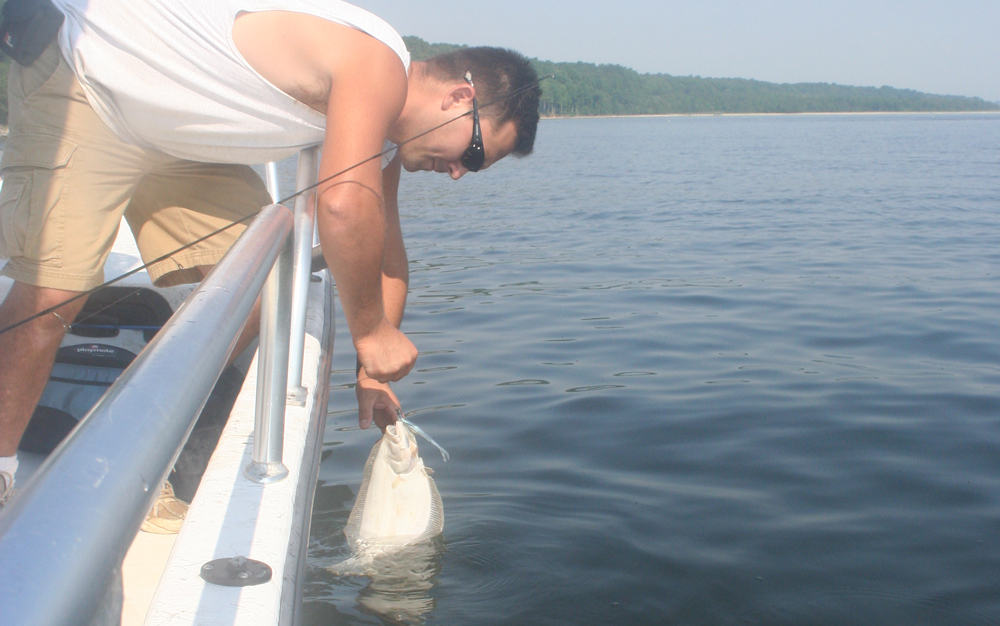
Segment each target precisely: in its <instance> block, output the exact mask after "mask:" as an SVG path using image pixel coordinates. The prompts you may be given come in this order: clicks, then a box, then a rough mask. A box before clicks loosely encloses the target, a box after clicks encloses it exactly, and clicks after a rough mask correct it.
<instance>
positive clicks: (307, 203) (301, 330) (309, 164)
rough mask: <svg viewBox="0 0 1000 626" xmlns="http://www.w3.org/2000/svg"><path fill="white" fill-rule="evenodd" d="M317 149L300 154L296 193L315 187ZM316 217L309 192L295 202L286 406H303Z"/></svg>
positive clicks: (311, 195) (312, 193) (314, 205)
mask: <svg viewBox="0 0 1000 626" xmlns="http://www.w3.org/2000/svg"><path fill="white" fill-rule="evenodd" d="M318 157H319V147H318V146H314V147H312V148H306V149H305V150H303V151H302V152H300V153H299V164H298V173H297V174H296V180H295V191H297V192H300V191H302V190H303V189H307V188H309V187H311V186H312V185H315V184H316V178H317V167H318V165H319V163H318V161H319V158H318ZM315 216H316V191H315V190H310V191H308V192H306V193H303V194H302V195H300V196H298V197H296V198H295V246H294V250H295V251H294V259H295V261H294V263H293V266H294V268H295V269H294V278H293V279H292V281H293V284H292V313H291V316H292V321H291V335H290V339H289V348H288V402H289V404H292V405H295V406H305V403H306V394H307V392H308V390H307V389H306V388H305V387H303V386H302V357H303V349H304V345H305V336H306V302H307V299H308V295H309V279H310V277H311V276H312V271H311V265H312V246H313V243H312V242H313V230H314V228H313V224H314V223H315Z"/></svg>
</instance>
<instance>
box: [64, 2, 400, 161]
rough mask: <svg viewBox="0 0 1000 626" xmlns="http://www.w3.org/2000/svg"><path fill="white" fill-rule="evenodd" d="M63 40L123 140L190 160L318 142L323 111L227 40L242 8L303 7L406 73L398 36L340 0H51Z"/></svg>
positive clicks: (283, 150)
mask: <svg viewBox="0 0 1000 626" xmlns="http://www.w3.org/2000/svg"><path fill="white" fill-rule="evenodd" d="M53 2H54V4H55V5H56V6H57V7H58V8H59V9H60V10H61V11H62V12H63V13H64V14H65V15H66V21H65V22H64V23H63V26H62V30H60V32H59V46H60V49H61V50H62V53H63V56H64V57H65V58H66V59H67V60H68V61H69V64H70V66H71V67H72V68H73V71H74V72H75V74H76V76H77V79H78V80H79V81H80V84H81V85H82V86H83V89H84V92H85V93H86V94H87V99H88V100H89V101H90V104H91V106H93V108H94V111H96V112H97V115H98V116H99V117H100V118H101V119H102V120H103V121H104V122H105V123H106V124H107V125H108V126H109V127H110V128H111V129H112V130H113V131H114V132H115V134H117V135H118V136H119V137H120V138H121V139H123V140H124V141H127V142H129V143H131V144H135V145H138V146H142V147H146V148H152V149H155V150H159V151H161V152H165V153H167V154H170V155H173V156H176V157H179V158H183V159H190V160H193V161H207V162H220V163H263V162H266V161H275V160H279V159H282V158H285V157H288V156H291V155H293V154H295V153H296V152H297V151H299V150H301V149H302V148H305V147H308V146H313V145H316V144H319V143H322V141H323V136H324V129H325V128H326V116H325V115H322V114H321V113H318V112H317V111H315V110H314V109H312V108H310V107H309V106H307V105H305V104H303V103H301V102H299V101H298V100H296V99H295V98H292V97H291V96H289V95H288V94H286V93H285V92H283V91H281V90H280V89H278V88H277V87H275V86H274V85H272V84H271V83H269V82H268V81H267V80H265V79H264V78H263V77H262V76H260V74H258V73H257V71H256V70H254V69H253V68H252V67H251V66H250V64H249V63H247V62H246V61H245V60H244V59H243V56H242V55H241V54H240V53H239V51H238V50H237V49H236V45H235V44H234V43H233V35H232V33H233V24H234V22H235V21H236V17H237V15H238V14H240V13H242V12H257V11H293V12H297V13H307V14H310V15H315V16H317V17H321V18H323V19H327V20H330V21H332V22H336V23H338V24H344V25H346V26H350V27H352V28H355V29H357V30H360V31H362V32H364V33H367V34H369V35H371V36H372V37H374V38H375V39H378V40H379V41H381V42H383V43H384V44H385V45H387V46H388V47H389V48H391V49H392V50H393V51H394V52H395V53H396V54H397V55H398V56H399V58H400V61H402V63H403V66H404V68H406V71H407V72H409V66H410V54H409V52H407V51H406V46H405V45H404V44H403V40H402V38H401V37H400V36H399V34H398V33H396V31H395V30H393V29H392V27H390V26H389V25H388V24H386V23H385V22H383V21H382V20H381V19H379V18H378V17H376V16H374V15H372V14H371V13H369V12H367V11H365V10H363V9H359V8H358V7H355V6H353V5H350V4H348V3H346V2H341V1H340V0H53Z"/></svg>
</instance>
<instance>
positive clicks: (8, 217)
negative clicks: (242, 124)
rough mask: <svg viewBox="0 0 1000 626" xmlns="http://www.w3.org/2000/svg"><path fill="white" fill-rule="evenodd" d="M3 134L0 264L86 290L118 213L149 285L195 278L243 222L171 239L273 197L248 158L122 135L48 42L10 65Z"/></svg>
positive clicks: (28, 278)
mask: <svg viewBox="0 0 1000 626" xmlns="http://www.w3.org/2000/svg"><path fill="white" fill-rule="evenodd" d="M8 98H9V109H10V135H9V136H8V138H7V142H6V145H5V146H4V153H3V160H2V161H0V169H2V170H3V189H2V190H0V258H8V259H10V260H9V261H8V262H7V265H6V267H5V268H4V269H3V273H4V274H5V275H7V276H9V277H10V278H13V279H14V280H17V281H21V282H24V283H28V284H31V285H36V286H39V287H50V288H54V289H64V290H67V291H86V290H89V289H93V288H95V287H97V286H99V285H100V284H101V283H102V282H103V281H104V263H105V261H106V260H107V258H108V254H109V253H110V251H111V247H112V245H113V244H114V240H115V236H116V234H117V232H118V226H119V224H120V222H121V218H122V215H124V216H125V219H126V220H127V222H128V225H129V227H130V228H131V230H132V233H133V234H134V235H135V239H136V243H137V244H138V246H139V251H140V253H141V254H142V259H143V262H144V263H149V262H151V261H153V260H155V259H158V258H160V257H163V256H167V255H169V257H168V258H167V259H165V260H163V261H160V262H158V263H156V264H154V265H153V266H151V267H149V268H148V271H149V275H150V278H151V279H152V280H153V281H154V284H156V285H157V286H161V287H162V286H169V285H175V284H180V283H186V282H195V281H198V280H200V279H201V273H200V272H199V271H198V270H197V266H200V265H214V264H215V263H217V262H218V261H219V260H220V259H221V258H222V256H223V254H225V252H226V250H228V249H229V247H230V246H231V245H232V244H233V242H235V241H236V238H237V237H238V236H239V235H240V233H242V232H243V230H244V229H245V224H238V225H236V226H233V227H232V228H230V229H228V230H226V231H224V232H222V233H220V234H218V235H214V236H212V237H210V238H209V239H206V240H205V241H203V242H201V243H198V244H196V245H194V246H193V247H191V248H187V249H185V250H183V251H181V252H177V253H175V254H172V253H173V252H174V251H176V250H177V249H178V248H180V247H182V246H184V245H186V244H189V243H191V242H193V241H195V240H197V239H199V238H201V237H204V236H205V235H208V234H209V233H212V232H214V231H216V230H218V229H220V228H223V227H224V226H227V225H229V224H232V223H233V222H235V221H237V220H241V219H243V218H244V217H246V216H248V215H251V214H254V213H256V212H257V211H259V210H260V209H261V207H263V206H265V205H268V204H271V199H270V196H269V195H268V193H267V190H266V188H265V186H264V183H263V182H262V181H261V179H260V177H259V176H258V175H257V174H256V173H255V172H254V171H253V169H251V168H250V167H248V166H245V165H217V164H207V163H195V162H192V161H185V160H182V159H177V158H174V157H171V156H167V155H165V154H163V153H160V152H157V151H155V150H148V149H144V148H139V147H136V146H133V145H130V144H127V143H125V142H123V141H121V140H120V139H118V137H117V136H116V135H115V134H114V133H112V132H111V130H110V129H109V128H108V127H107V126H106V125H105V124H104V122H102V121H101V119H100V118H99V117H98V116H97V114H96V113H94V110H93V109H92V108H91V106H90V104H89V103H88V102H87V98H86V96H85V95H84V93H83V90H82V88H81V87H80V84H79V83H78V82H77V80H76V77H75V76H74V75H73V72H72V70H71V69H70V67H69V65H68V64H67V63H66V61H65V60H64V59H63V58H62V54H61V53H60V52H59V48H58V46H57V45H56V44H55V43H53V44H52V45H50V46H49V47H48V48H47V49H46V50H45V52H44V53H43V54H42V56H41V57H40V58H39V59H38V60H37V61H35V62H34V63H33V64H32V65H31V66H30V67H20V66H18V65H17V64H16V63H12V64H11V66H10V76H9V79H8Z"/></svg>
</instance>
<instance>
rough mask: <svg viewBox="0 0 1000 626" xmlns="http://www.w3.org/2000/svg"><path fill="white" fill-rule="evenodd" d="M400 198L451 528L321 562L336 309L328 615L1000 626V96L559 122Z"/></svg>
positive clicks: (345, 381) (346, 482) (339, 478)
mask: <svg viewBox="0 0 1000 626" xmlns="http://www.w3.org/2000/svg"><path fill="white" fill-rule="evenodd" d="M401 196H402V199H401V205H402V208H401V211H402V215H403V229H404V234H405V236H406V240H407V248H408V251H409V255H410V263H411V293H410V299H409V305H408V309H407V314H406V320H405V323H404V330H405V331H406V332H407V333H408V335H409V336H410V337H411V339H412V340H413V341H414V342H415V343H416V345H417V347H418V348H419V349H420V351H421V356H420V359H419V360H418V362H417V366H416V368H415V370H414V372H413V373H411V374H410V376H408V377H407V378H406V379H404V380H403V381H402V382H400V383H398V384H396V385H395V389H396V392H397V393H398V395H399V397H400V399H401V401H402V403H403V409H404V411H405V412H406V414H407V415H408V416H409V417H410V418H412V420H413V421H414V422H416V423H418V424H419V425H420V426H422V427H423V428H424V429H425V430H427V431H428V433H430V434H431V435H432V436H434V437H435V438H436V439H437V440H438V441H439V442H440V443H441V444H442V445H444V446H445V447H446V448H448V450H449V452H450V453H451V461H450V462H448V463H442V461H441V457H440V455H439V454H438V453H437V451H436V450H435V449H434V448H433V447H432V446H431V445H429V444H427V443H421V455H422V456H423V458H424V459H425V462H426V463H427V465H429V466H431V467H433V468H434V469H435V471H436V473H435V474H434V478H435V479H436V481H437V485H438V487H439V489H440V491H441V494H442V497H443V500H444V507H445V528H444V533H443V535H442V537H441V538H440V539H439V540H438V541H436V542H434V543H432V544H429V545H426V546H418V547H416V548H414V549H412V550H410V551H408V552H407V553H405V554H403V555H401V556H400V557H399V558H398V559H396V560H394V561H393V562H391V563H386V564H383V566H382V571H380V573H379V574H378V575H376V576H372V577H369V578H341V577H337V576H334V575H333V574H330V573H329V572H328V571H327V569H326V568H327V567H329V566H330V565H332V564H333V563H335V562H337V561H339V560H341V559H343V558H344V557H346V556H347V555H348V549H347V546H346V544H345V540H344V536H343V533H342V529H343V527H344V524H345V522H346V520H347V516H348V513H349V511H350V509H351V506H352V504H353V502H354V496H355V494H356V493H357V490H358V487H359V483H360V481H361V471H362V467H363V465H364V461H365V459H366V457H367V455H368V452H369V450H370V449H371V447H372V445H373V444H374V443H375V442H376V440H377V434H378V433H377V430H374V429H373V430H369V431H361V430H359V429H358V426H357V416H356V403H355V399H354V393H353V390H352V389H351V383H352V382H353V371H354V354H353V350H352V348H351V344H350V339H349V337H348V335H347V334H346V325H345V324H343V322H342V320H341V323H340V325H339V328H338V336H337V341H338V355H337V358H336V361H335V366H334V367H335V370H336V371H335V373H334V375H333V377H332V379H331V385H332V387H333V389H332V392H331V397H330V416H329V420H328V424H327V429H326V444H327V457H326V459H325V461H324V463H323V466H322V469H321V475H320V483H319V486H318V488H317V494H316V506H315V514H314V519H313V529H312V537H311V541H310V561H309V577H310V579H309V583H308V586H307V589H306V613H307V615H306V618H307V619H306V623H307V624H310V625H319V624H397V623H417V624H419V623H427V624H449V625H454V624H463V625H489V624H573V625H580V624H594V625H597V624H601V625H603V624H636V625H639V624H790V625H791V624H795V625H799V624H872V625H876V624H878V625H886V624H899V625H907V626H912V625H915V624H945V623H947V624H990V623H993V624H995V623H997V622H998V620H1000V115H996V114H988V115H885V116H880V115H871V116H792V117H780V116H778V117H768V116H760V117H672V118H634V119H582V120H544V121H543V122H542V123H541V125H540V128H539V133H538V141H537V146H536V152H535V154H534V155H533V156H531V157H529V158H527V159H521V160H517V159H507V160H506V161H504V162H501V163H500V164H498V165H497V166H495V167H494V168H492V169H491V170H490V171H489V172H487V173H483V174H480V175H470V176H467V177H465V178H464V179H463V180H461V181H459V182H457V183H456V182H453V181H450V180H448V179H447V178H446V177H444V176H440V175H430V174H428V175H404V180H403V184H402V189H401Z"/></svg>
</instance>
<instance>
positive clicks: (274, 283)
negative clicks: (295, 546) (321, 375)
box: [243, 234, 293, 484]
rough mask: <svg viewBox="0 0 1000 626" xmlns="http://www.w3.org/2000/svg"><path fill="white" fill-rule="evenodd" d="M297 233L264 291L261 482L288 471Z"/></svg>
mask: <svg viewBox="0 0 1000 626" xmlns="http://www.w3.org/2000/svg"><path fill="white" fill-rule="evenodd" d="M292 242H293V234H290V235H289V236H288V238H287V240H286V241H285V245H284V247H283V248H282V251H281V254H279V255H278V260H277V261H275V263H274V267H273V268H272V269H271V273H270V275H268V278H267V282H266V283H264V289H263V290H262V291H261V295H260V354H259V355H258V358H257V407H256V413H255V417H254V436H253V461H251V463H250V464H249V465H248V466H247V467H246V469H245V470H244V472H243V473H244V474H245V475H246V477H247V478H249V479H250V480H252V481H254V482H258V483H261V484H266V483H272V482H276V481H279V480H281V479H283V478H284V477H285V476H287V475H288V468H287V467H285V465H284V464H283V463H282V453H283V448H284V445H285V404H286V392H287V389H288V336H289V328H290V324H291V297H290V295H291V291H292Z"/></svg>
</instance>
